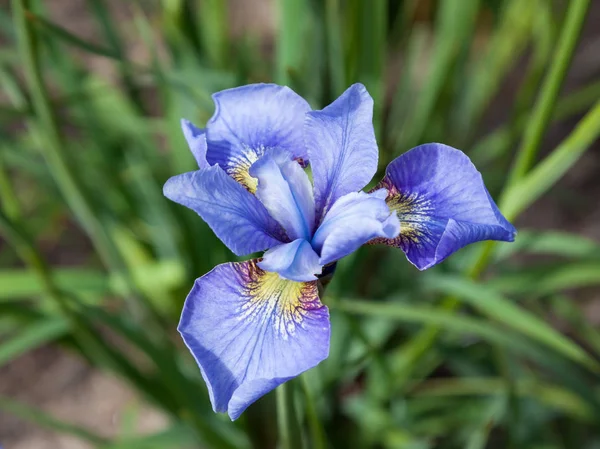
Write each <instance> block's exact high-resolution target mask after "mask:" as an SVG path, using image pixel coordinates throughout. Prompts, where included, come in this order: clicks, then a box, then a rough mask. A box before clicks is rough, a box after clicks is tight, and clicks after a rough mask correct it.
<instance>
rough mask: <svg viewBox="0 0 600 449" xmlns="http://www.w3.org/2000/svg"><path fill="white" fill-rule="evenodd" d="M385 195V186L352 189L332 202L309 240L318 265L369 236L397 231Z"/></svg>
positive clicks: (345, 252) (392, 234)
mask: <svg viewBox="0 0 600 449" xmlns="http://www.w3.org/2000/svg"><path fill="white" fill-rule="evenodd" d="M386 196H387V191H386V190H385V189H381V190H378V191H376V192H373V193H371V194H368V193H365V192H352V193H349V194H347V195H345V196H343V197H342V198H340V199H339V200H337V201H336V202H335V204H334V205H333V206H332V207H331V209H330V210H329V212H327V214H326V215H325V217H324V218H323V222H322V223H321V226H319V228H318V229H317V232H315V235H314V237H313V240H312V246H313V248H315V250H317V251H319V252H320V255H321V258H320V260H319V263H320V264H321V265H326V264H328V263H331V262H334V261H336V260H339V259H341V258H342V257H344V256H347V255H348V254H350V253H352V252H354V251H356V250H357V249H358V248H360V247H361V246H362V245H364V244H365V243H367V242H369V241H370V240H371V239H374V238H377V237H383V238H394V237H396V236H397V235H398V232H399V231H400V223H399V221H398V217H397V216H396V214H394V213H393V212H391V211H390V209H389V207H388V206H387V204H386V202H385V198H386Z"/></svg>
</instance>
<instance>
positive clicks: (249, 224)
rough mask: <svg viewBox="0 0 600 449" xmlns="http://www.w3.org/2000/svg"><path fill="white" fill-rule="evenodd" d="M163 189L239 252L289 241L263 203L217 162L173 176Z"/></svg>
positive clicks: (242, 253) (248, 251)
mask: <svg viewBox="0 0 600 449" xmlns="http://www.w3.org/2000/svg"><path fill="white" fill-rule="evenodd" d="M163 192H164V195H165V196H166V197H167V198H169V199H170V200H173V201H175V202H176V203H179V204H182V205H184V206H186V207H189V208H190V209H192V210H193V211H194V212H196V213H197V214H198V215H200V216H201V217H202V219H203V220H204V221H206V223H207V224H208V225H209V226H210V227H211V229H212V230H213V231H214V232H215V234H216V235H217V237H219V238H220V239H221V240H222V241H223V243H225V245H227V247H228V248H229V249H230V250H231V251H233V252H234V253H235V254H236V255H238V256H243V255H247V254H251V253H254V252H256V251H262V250H265V249H268V248H271V247H273V246H276V245H279V244H281V243H285V242H287V241H289V239H288V238H287V237H286V236H285V233H284V231H283V229H281V226H279V224H278V223H277V222H276V221H275V220H273V218H271V216H270V215H269V213H268V212H267V210H266V209H265V207H264V206H263V205H262V203H261V202H260V201H259V200H258V199H257V198H256V197H255V196H254V195H252V194H250V193H248V191H246V189H244V188H243V187H242V186H240V185H239V184H238V183H237V182H235V181H234V180H233V179H231V178H230V177H229V176H227V174H225V172H224V171H223V170H222V169H221V168H220V167H219V166H217V165H215V166H213V167H209V168H205V169H202V170H198V171H195V172H190V173H183V174H181V175H177V176H174V177H172V178H171V179H169V180H168V181H167V182H166V184H165V186H164V188H163Z"/></svg>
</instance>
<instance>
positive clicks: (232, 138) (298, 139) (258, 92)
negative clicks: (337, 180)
mask: <svg viewBox="0 0 600 449" xmlns="http://www.w3.org/2000/svg"><path fill="white" fill-rule="evenodd" d="M213 99H214V101H215V105H216V110H215V114H214V115H213V116H212V118H211V119H210V121H209V122H208V124H207V126H206V139H207V141H208V153H207V155H206V157H207V159H208V162H209V163H210V164H211V165H214V164H218V165H220V166H221V167H222V168H223V169H224V170H225V171H226V172H227V174H229V175H230V176H231V177H233V178H234V179H235V180H236V181H238V182H239V183H240V184H242V185H243V186H244V187H246V188H247V189H248V190H249V191H250V192H254V191H255V190H256V184H257V183H256V179H254V178H253V177H252V176H250V175H249V173H248V169H249V168H250V166H251V165H252V164H253V163H254V162H256V160H258V158H259V157H260V156H262V155H263V154H264V153H265V151H266V150H268V149H278V150H286V151H288V152H289V153H291V154H292V155H293V156H294V158H300V159H306V153H305V150H304V146H303V145H302V142H303V141H302V124H303V123H304V114H305V113H306V112H308V111H310V106H309V105H308V103H307V102H306V101H305V100H304V99H303V98H302V97H301V96H299V95H298V94H296V93H295V92H294V91H293V90H291V89H290V88H289V87H285V86H277V85H275V84H251V85H248V86H243V87H237V88H234V89H228V90H224V91H222V92H218V93H216V94H214V95H213Z"/></svg>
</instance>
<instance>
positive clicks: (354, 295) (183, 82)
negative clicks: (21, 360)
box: [0, 0, 600, 449]
mask: <svg viewBox="0 0 600 449" xmlns="http://www.w3.org/2000/svg"><path fill="white" fill-rule="evenodd" d="M81 1H82V2H83V3H85V5H86V11H87V14H88V17H86V19H85V20H89V21H90V22H91V23H93V26H94V27H95V29H96V30H97V38H96V39H93V41H92V40H87V39H84V38H82V37H80V36H78V35H75V34H73V33H72V32H71V31H68V30H67V29H66V28H65V27H64V24H59V23H57V22H54V21H53V20H52V19H51V18H50V17H51V16H50V14H49V11H48V6H49V5H48V4H46V3H45V2H42V1H33V0H31V1H26V0H13V1H12V11H4V10H0V32H1V34H2V39H4V40H6V41H8V42H9V43H10V44H9V45H8V46H4V47H3V48H2V50H0V85H1V86H2V96H1V98H0V117H1V120H2V125H3V126H2V130H1V131H0V132H1V133H2V134H1V136H0V202H1V208H0V234H1V235H2V238H3V239H4V242H6V243H7V245H2V246H0V250H1V251H0V263H1V266H2V267H3V268H2V270H1V271H0V366H2V365H4V364H7V363H10V362H11V361H12V360H14V359H15V358H17V357H19V356H21V355H22V354H24V353H26V352H27V351H30V350H32V349H35V348H38V347H40V346H42V345H45V344H47V343H49V342H57V343H60V344H61V345H63V346H64V347H65V348H67V349H68V350H69V351H72V352H74V353H77V354H79V355H80V356H81V357H82V358H84V359H85V360H87V361H88V362H89V363H90V364H92V365H93V366H95V367H97V368H98V369H99V370H105V371H107V372H111V373H113V374H115V375H117V376H118V377H120V378H121V379H122V380H124V381H125V382H127V383H128V384H129V386H130V387H131V388H133V389H135V390H136V391H137V392H139V394H140V395H141V396H142V397H143V398H144V399H145V400H147V401H148V402H149V403H150V404H151V405H152V406H154V407H157V408H159V409H160V410H162V411H163V412H164V413H165V414H167V415H168V417H169V422H170V426H169V428H167V429H165V430H164V431H162V432H160V433H158V434H155V435H147V436H136V435H135V434H134V433H133V434H132V432H124V433H123V435H122V436H120V437H117V438H115V439H107V438H105V437H103V436H100V435H97V434H95V433H94V432H93V431H91V430H89V429H84V428H80V427H77V426H74V425H72V424H69V423H65V422H61V421H60V420H58V419H56V418H55V417H52V416H49V415H47V414H45V413H44V412H43V411H42V410H40V409H37V408H34V407H32V406H31V405H26V404H24V403H18V402H15V401H14V400H12V399H9V398H0V410H3V411H4V412H7V413H12V414H15V415H17V416H19V417H21V418H23V419H26V420H31V421H33V422H35V423H37V424H39V425H40V426H45V427H49V428H51V429H54V430H56V431H57V432H67V433H70V434H72V435H75V436H76V437H78V438H81V439H83V440H85V441H87V442H89V443H90V444H91V445H93V446H94V447H99V448H104V449H109V448H110V449H117V448H122V449H136V448H139V449H152V448H160V449H170V448H173V449H175V448H178V449H184V448H197V447H203V448H250V447H254V448H260V449H269V448H275V447H276V444H277V443H276V441H277V430H276V427H277V426H276V425H275V421H276V419H277V417H276V414H275V411H274V404H275V401H274V398H273V397H272V396H267V397H265V398H264V399H262V400H261V401H259V402H258V403H257V404H255V405H254V406H252V407H251V408H250V409H249V410H248V411H247V412H246V414H245V415H244V416H243V417H242V419H240V420H239V421H237V422H235V423H231V422H229V420H228V418H227V417H226V416H221V415H215V414H213V412H212V410H211V408H210V404H209V402H208V397H207V393H206V389H205V387H204V384H203V382H202V379H201V377H200V375H199V371H198V369H197V367H196V366H195V364H194V362H193V360H192V358H191V356H190V355H189V354H188V352H187V351H186V350H185V348H183V345H182V343H181V341H180V339H179V338H178V336H177V335H176V332H175V328H176V324H177V320H178V314H179V311H180V309H181V306H182V303H183V300H184V298H185V296H186V294H187V292H188V290H189V289H190V288H191V285H192V283H193V280H194V279H195V278H196V277H199V276H200V275H202V274H203V273H205V272H206V271H208V270H209V269H211V268H212V267H213V266H214V265H216V264H217V263H221V262H223V261H226V260H233V256H232V255H230V254H228V253H227V251H226V250H225V248H224V245H222V244H221V243H220V242H219V241H218V240H217V238H216V237H214V235H213V234H212V232H210V230H209V229H208V227H207V226H206V225H205V224H204V223H203V222H202V220H200V219H199V218H198V217H197V216H196V215H194V214H193V213H192V212H190V211H188V210H186V209H185V208H183V207H179V206H177V205H173V204H171V203H169V202H168V201H167V200H166V199H165V198H163V196H162V184H163V183H164V181H165V180H166V179H167V178H168V177H169V176H172V175H174V174H176V173H180V172H183V171H190V170H193V169H194V161H193V158H192V156H191V154H190V153H189V151H188V149H187V147H186V144H185V142H184V139H183V136H182V134H181V132H180V129H179V119H180V118H181V117H185V118H188V119H190V120H192V121H193V122H195V123H197V124H199V125H202V124H203V123H204V122H205V121H206V120H207V119H208V118H209V117H210V115H211V114H212V108H213V106H212V102H211V99H210V95H211V93H213V92H215V91H218V90H221V89H224V88H227V87H232V86H236V85H241V84H246V83H250V82H259V81H275V82H278V83H281V84H287V85H290V86H291V87H292V88H293V89H295V90H296V91H297V92H299V93H300V94H301V95H303V96H305V97H306V98H307V99H308V100H309V101H310V102H311V104H312V105H313V107H315V108H320V107H323V106H324V105H326V104H328V102H330V101H331V100H332V99H334V98H335V97H336V96H337V95H339V94H340V93H341V92H342V91H343V90H344V89H345V88H346V87H347V86H348V85H350V84H351V83H353V82H362V83H364V84H365V85H366V86H367V88H368V90H369V92H370V93H371V95H372V96H373V97H374V99H375V126H376V132H377V136H378V141H379V144H380V168H381V169H383V168H384V167H385V166H386V165H387V163H388V162H389V161H390V160H392V159H393V158H395V157H396V156H398V155H399V154H401V153H402V152H404V151H406V150H408V149H409V148H411V147H412V146H414V145H416V144H419V143H423V142H430V141H441V142H444V143H447V144H450V145H453V146H456V147H459V148H461V149H463V150H465V151H466V152H467V153H468V154H469V155H470V156H471V158H472V159H473V160H474V162H475V164H476V165H477V166H478V167H479V168H480V169H481V170H482V171H483V173H484V177H485V179H486V182H487V184H488V185H489V186H490V190H491V191H492V192H493V194H494V196H497V197H498V198H499V204H500V208H501V209H502V211H503V212H504V213H505V214H506V215H507V217H508V218H509V219H510V220H516V219H517V218H518V216H519V214H520V213H522V212H523V211H524V210H525V209H527V208H528V207H529V206H530V205H531V204H533V203H534V202H535V201H536V200H537V199H538V198H539V197H540V196H542V195H543V194H545V193H546V192H547V191H548V190H549V189H550V188H551V187H552V186H553V185H554V184H555V183H556V182H557V181H558V180H559V179H560V178H561V177H562V176H563V175H564V174H565V173H566V172H567V171H569V170H570V168H571V167H572V166H573V165H574V164H575V163H576V162H577V160H578V159H579V158H580V157H581V156H582V154H583V153H584V152H585V151H586V150H587V149H588V148H589V147H590V145H591V144H592V143H593V142H594V141H595V140H596V139H597V138H598V135H599V134H600V103H599V102H598V101H597V99H598V98H600V84H598V83H595V84H590V85H586V86H582V87H580V88H579V90H577V91H574V92H572V93H569V94H568V95H564V94H560V92H561V86H562V84H563V80H564V76H565V73H566V71H567V70H568V68H569V66H570V62H571V59H572V55H573V52H574V48H575V45H576V43H577V40H578V37H579V34H580V30H581V26H582V23H583V20H584V19H585V17H586V10H587V7H588V4H589V1H587V0H571V1H569V2H554V1H551V0H530V1H523V0H494V1H492V0H488V1H485V0H440V1H437V2H434V1H428V0H421V1H417V0H404V1H401V0H398V1H393V0H372V1H367V0H364V1H363V0H323V1H318V0H278V1H277V2H275V9H274V14H275V15H276V21H277V23H278V26H277V30H276V31H275V36H273V41H272V42H274V44H275V46H274V47H272V46H271V45H265V42H263V41H262V40H261V38H260V37H259V36H258V34H253V32H252V30H250V31H247V32H246V33H245V34H243V33H242V34H241V35H240V33H239V32H234V31H236V30H232V27H231V26H230V24H229V21H228V17H229V12H230V11H229V8H230V5H229V4H228V2H227V1H225V0H204V1H201V2H200V1H199V2H194V1H187V0H163V1H150V2H148V1H141V0H140V1H127V2H109V1H108V0H81ZM109 4H110V6H111V8H110V9H109ZM116 9H122V10H123V11H125V12H126V14H125V16H126V18H121V19H120V20H116V19H115V15H114V11H115V10H116ZM119 16H121V15H119ZM125 31H127V33H125ZM125 34H126V35H127V36H129V40H131V36H134V38H135V40H136V42H137V44H138V45H139V46H141V47H143V49H144V53H145V54H146V55H147V57H146V58H143V59H144V61H143V62H139V59H140V58H135V61H134V60H132V59H131V50H130V49H129V48H128V42H127V41H126V40H125V39H124V35H125ZM233 36H236V37H233ZM263 40H264V39H263ZM269 42H271V41H269ZM136 48H138V47H136ZM92 58H101V59H102V61H103V63H104V66H105V67H109V69H110V70H109V71H110V73H111V74H112V75H111V76H110V77H109V76H107V75H106V74H101V73H97V72H96V71H95V70H94V69H92V68H91V67H92V65H91V64H90V60H91V59H92ZM515 72H518V73H519V74H520V75H521V76H520V77H519V81H518V89H516V94H515V95H514V98H512V99H511V103H510V106H509V111H508V114H505V115H506V116H507V118H506V120H505V122H504V123H503V124H502V125H501V126H499V127H498V128H496V129H495V130H493V131H492V132H491V133H489V134H487V135H486V134H485V133H482V132H481V130H482V129H484V127H483V118H484V117H485V114H486V111H489V110H490V108H493V107H494V105H493V100H494V98H495V96H496V95H497V94H498V92H499V91H500V88H501V87H502V85H503V84H504V83H505V82H506V80H507V78H508V76H509V75H510V74H512V73H515ZM559 94H560V95H559ZM574 116H578V117H580V120H579V122H578V124H577V125H576V127H575V128H574V129H573V131H572V133H571V134H570V135H569V136H568V137H566V138H565V139H564V140H563V141H562V142H559V143H557V144H556V145H555V148H554V149H553V150H552V151H551V152H550V153H549V155H547V156H545V157H543V158H541V157H540V156H539V148H540V143H541V139H542V137H543V136H544V134H545V132H546V130H547V129H548V126H549V125H550V124H551V123H553V122H557V121H560V120H564V119H566V118H571V117H574ZM511 167H512V168H511ZM376 179H378V177H376ZM69 242H75V243H72V244H71V245H69ZM58 254H67V256H69V257H70V258H72V259H73V260H76V261H77V262H76V263H64V262H61V259H59V258H58ZM528 255H538V256H540V255H541V256H542V257H523V256H528ZM524 261H525V262H524ZM488 268H489V269H488ZM482 278H483V279H484V280H485V281H481V280H480V279H482ZM598 284H600V245H599V244H598V243H597V242H593V241H589V240H587V239H585V238H583V237H580V236H577V235H573V234H568V233H564V232H548V231H536V230H534V229H529V230H528V229H521V230H520V233H519V235H518V237H517V241H516V243H514V244H512V245H509V244H503V245H494V244H491V243H489V244H481V245H474V246H473V247H470V248H468V249H466V250H464V251H462V252H461V253H460V254H458V255H456V256H454V257H452V258H451V260H449V261H447V262H446V263H444V264H442V265H441V266H439V267H437V268H435V269H432V270H429V271H427V272H423V273H416V270H415V268H414V267H412V266H411V265H410V264H409V263H408V262H406V260H405V259H404V256H403V255H402V253H401V252H400V251H392V250H389V249H386V248H379V247H371V248H365V249H363V250H361V251H359V252H358V253H357V254H354V255H353V256H350V257H348V258H346V259H345V260H343V261H342V262H340V264H339V267H338V271H337V273H336V276H335V278H334V280H333V282H332V284H330V286H329V288H328V291H327V293H326V296H325V298H324V301H325V303H326V304H328V305H329V307H330V309H331V314H332V323H333V336H332V344H331V354H330V357H329V358H328V359H327V360H326V361H325V362H323V363H322V364H321V365H319V366H318V367H317V368H315V369H313V370H311V371H310V372H308V373H306V374H304V375H302V376H301V377H300V378H299V379H296V380H294V381H292V382H290V384H289V387H288V388H289V391H288V392H287V393H286V394H288V395H290V396H291V397H292V398H294V399H295V402H296V408H295V412H296V415H297V416H298V419H299V420H300V429H299V430H300V436H299V437H298V438H297V439H295V440H294V441H292V442H290V441H288V443H287V445H288V446H289V447H304V448H316V449H322V448H385V449H392V448H403V449H426V448H440V449H444V448H467V449H477V448H480V449H482V448H532V449H542V448H543V449H594V448H599V447H600V431H599V430H598V429H600V390H599V389H598V384H599V382H600V363H599V362H598V356H599V355H600V332H599V331H598V330H597V329H595V328H594V327H593V326H592V325H591V324H590V323H589V322H588V321H587V320H586V317H585V316H584V315H583V313H582V311H581V309H580V307H579V306H578V305H577V304H576V303H575V302H573V301H572V300H570V299H569V298H568V297H566V296H565V295H564V291H565V289H575V288H580V287H584V286H594V285H596V286H597V285H598ZM550 319H552V320H553V321H556V320H559V321H560V322H561V323H562V328H564V329H567V334H566V335H563V334H562V333H560V332H559V331H557V330H556V329H555V328H553V327H552V325H551V324H549V322H550ZM114 336H118V337H119V338H113V337H114ZM90 413H93V404H90ZM280 424H283V423H280ZM125 427H127V426H125ZM280 427H282V428H283V429H284V430H285V425H280ZM284 443H285V441H284ZM286 447H287V446H286Z"/></svg>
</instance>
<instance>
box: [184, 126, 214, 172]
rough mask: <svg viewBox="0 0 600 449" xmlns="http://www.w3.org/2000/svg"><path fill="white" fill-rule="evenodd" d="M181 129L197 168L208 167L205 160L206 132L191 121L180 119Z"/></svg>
mask: <svg viewBox="0 0 600 449" xmlns="http://www.w3.org/2000/svg"><path fill="white" fill-rule="evenodd" d="M181 129H182V131H183V135H184V136H185V140H186V141H187V144H188V146H189V147H190V151H191V152H192V154H193V155H194V158H195V159H196V162H197V163H198V167H199V168H207V167H209V164H208V162H207V161H206V133H205V132H204V130H203V129H200V128H197V127H196V126H194V125H193V124H192V122H190V121H188V120H185V119H181Z"/></svg>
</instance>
